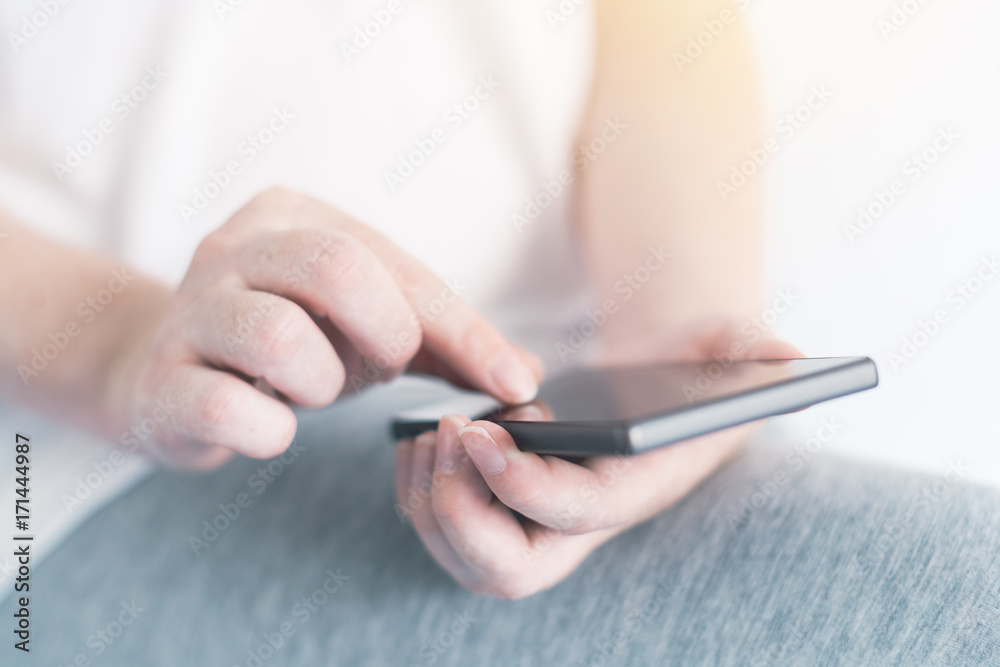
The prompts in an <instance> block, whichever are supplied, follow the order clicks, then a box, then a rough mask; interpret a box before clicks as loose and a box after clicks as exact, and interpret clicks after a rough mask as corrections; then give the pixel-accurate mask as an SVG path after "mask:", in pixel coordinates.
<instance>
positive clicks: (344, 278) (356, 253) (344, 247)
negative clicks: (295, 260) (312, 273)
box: [303, 234, 369, 289]
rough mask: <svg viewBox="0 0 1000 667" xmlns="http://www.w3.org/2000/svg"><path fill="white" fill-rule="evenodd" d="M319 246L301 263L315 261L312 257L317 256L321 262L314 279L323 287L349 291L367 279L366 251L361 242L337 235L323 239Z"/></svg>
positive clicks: (367, 257) (367, 258)
mask: <svg viewBox="0 0 1000 667" xmlns="http://www.w3.org/2000/svg"><path fill="white" fill-rule="evenodd" d="M321 245H322V247H321V248H317V249H315V250H314V251H311V252H308V253H307V255H306V257H304V258H303V261H304V262H308V261H315V259H316V258H315V257H314V256H315V255H318V256H319V258H320V260H321V261H318V266H317V268H316V277H317V279H318V280H319V281H320V282H321V283H322V285H323V286H330V285H336V286H337V287H339V288H341V289H351V288H352V287H358V286H360V284H361V282H362V281H363V280H365V279H366V278H367V274H368V268H369V256H368V249H367V248H366V247H365V245H364V244H363V243H362V242H361V241H359V240H357V239H356V238H354V237H353V236H348V235H347V234H337V235H334V236H331V237H329V238H327V239H324V240H323V242H322V244H321Z"/></svg>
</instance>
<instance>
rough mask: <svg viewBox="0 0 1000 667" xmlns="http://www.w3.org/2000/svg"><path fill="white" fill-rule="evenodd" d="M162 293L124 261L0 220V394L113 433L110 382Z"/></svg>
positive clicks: (159, 305) (115, 420)
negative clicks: (66, 243)
mask: <svg viewBox="0 0 1000 667" xmlns="http://www.w3.org/2000/svg"><path fill="white" fill-rule="evenodd" d="M169 298H170V294H169V290H167V288H166V287H164V286H162V285H159V284H157V283H156V282H154V281H152V280H150V279H149V278H146V277H144V276H141V275H139V274H138V272H137V271H135V270H134V269H132V268H129V267H126V266H125V264H124V263H123V262H120V261H115V260H114V259H113V258H111V257H107V256H103V255H100V254H97V253H92V252H86V251H82V250H79V249H75V248H70V247H68V246H64V245H61V244H59V243H56V242H54V241H52V240H51V239H47V238H45V237H43V236H40V235H39V234H36V233H35V232H33V231H31V230H29V229H27V228H25V227H23V226H21V225H18V224H17V223H15V222H14V221H13V220H12V219H11V218H10V217H9V216H6V215H4V214H3V213H2V212H0V321H2V322H4V325H3V326H2V327H0V368H2V370H3V372H2V376H0V377H2V380H0V392H2V393H3V396H4V397H5V398H7V399H11V400H14V401H17V402H20V403H26V404H29V405H33V406H35V407H37V408H39V409H41V410H44V411H46V412H50V413H52V414H56V415H59V416H61V417H62V418H65V419H68V420H71V421H75V422H77V423H81V424H84V425H86V426H88V427H90V428H91V429H93V430H96V431H98V432H101V433H104V434H105V435H109V436H110V435H113V432H114V429H115V428H117V427H119V426H120V423H119V422H120V419H119V415H116V414H115V413H116V411H117V410H116V408H115V404H116V403H118V402H120V400H121V399H122V397H112V395H111V392H112V389H111V388H112V385H113V383H112V382H111V378H112V377H113V376H114V374H115V372H116V370H117V369H119V368H120V366H121V364H122V361H123V359H124V358H125V356H126V355H125V354H123V351H124V350H126V349H127V348H129V346H130V344H131V341H132V339H133V338H134V336H135V335H136V332H137V331H139V330H142V329H143V328H149V327H150V326H151V325H152V321H153V319H154V318H155V316H156V315H157V313H159V312H162V310H163V309H164V308H165V305H166V303H167V301H168V300H169Z"/></svg>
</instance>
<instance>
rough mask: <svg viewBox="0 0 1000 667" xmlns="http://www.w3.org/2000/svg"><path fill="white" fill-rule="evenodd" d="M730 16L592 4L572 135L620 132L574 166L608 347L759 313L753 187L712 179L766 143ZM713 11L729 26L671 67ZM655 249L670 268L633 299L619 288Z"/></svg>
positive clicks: (632, 1) (744, 46) (628, 3)
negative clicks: (591, 42)
mask: <svg viewBox="0 0 1000 667" xmlns="http://www.w3.org/2000/svg"><path fill="white" fill-rule="evenodd" d="M723 12H729V14H725V15H724V14H723ZM736 12H737V10H736V9H735V8H734V6H733V4H732V3H731V2H729V1H728V0H710V1H708V2H704V1H701V0H698V1H692V0H672V1H669V2H664V1H663V0H598V2H597V14H598V25H599V30H598V63H597V72H596V80H595V86H594V90H593V98H592V106H591V111H590V114H589V119H588V120H587V122H586V123H585V125H584V127H583V129H582V133H581V139H582V140H583V141H589V140H590V139H591V138H593V137H597V136H600V133H601V130H602V128H603V127H604V124H605V122H606V119H608V118H618V117H620V118H621V121H622V122H623V123H625V124H627V125H628V127H627V128H626V129H624V131H623V133H622V135H621V137H620V138H619V139H618V140H617V141H615V142H614V143H613V144H611V145H609V147H608V149H607V150H606V152H605V153H604V154H603V155H602V156H600V157H599V158H596V159H595V160H593V162H591V163H590V166H589V168H588V169H587V170H586V171H585V172H584V175H583V187H582V188H581V189H580V192H581V196H580V199H579V214H580V215H579V217H580V222H581V225H582V236H583V238H584V243H585V248H586V251H587V252H588V255H589V257H588V259H589V260H590V264H591V266H592V269H593V277H594V281H595V283H594V284H595V289H596V291H597V294H598V296H599V298H600V299H601V300H602V301H604V300H606V299H614V300H615V301H616V303H617V305H618V306H620V312H619V313H618V314H616V315H614V316H613V317H611V318H609V321H608V325H607V327H605V330H604V333H605V335H606V337H607V340H608V341H609V343H610V344H611V345H612V346H615V345H617V344H618V343H621V342H626V341H629V342H634V336H635V332H639V331H650V332H652V331H656V332H663V331H671V330H675V329H677V328H678V327H682V326H686V325H688V324H691V323H693V322H696V321H699V320H702V319H704V318H709V317H717V316H723V317H733V318H742V317H745V316H748V315H750V314H752V313H753V312H755V311H756V310H758V300H759V298H760V292H761V281H760V268H761V247H760V246H761V230H760V223H761V193H762V187H761V182H760V180H761V179H760V178H758V179H756V180H754V179H751V181H750V182H749V183H748V184H747V185H746V186H745V187H743V188H742V189H741V190H740V191H739V192H738V193H737V194H735V195H733V196H731V197H729V198H728V201H727V202H723V201H722V198H721V197H720V196H719V194H718V192H717V190H716V185H715V184H716V182H717V181H718V180H719V179H725V178H726V177H727V175H728V172H729V169H730V168H731V166H732V165H733V164H734V162H736V161H737V160H738V158H739V156H740V155H742V154H743V153H744V151H745V150H746V149H747V148H750V147H753V146H759V145H760V144H761V142H762V141H763V136H762V135H763V122H762V117H761V108H760V107H761V102H760V88H759V83H758V79H757V76H756V73H755V70H754V66H753V61H754V56H753V53H752V50H751V48H750V45H749V43H748V38H747V35H746V33H745V31H744V29H743V27H742V26H741V25H740V23H739V21H738V20H736V19H738V17H737V16H736ZM720 16H723V17H724V18H725V19H727V20H728V19H730V18H731V19H733V20H734V22H732V23H728V24H727V23H723V25H724V28H725V29H724V32H723V33H722V34H721V36H719V37H718V38H717V39H716V40H715V42H714V43H713V44H711V45H710V46H708V47H704V53H703V54H702V55H701V56H700V57H699V58H697V59H696V60H694V62H693V63H689V62H682V63H681V66H680V68H679V66H678V63H677V61H675V53H677V52H680V53H682V54H683V51H684V48H685V46H686V45H687V39H688V37H689V36H694V35H696V34H697V33H698V32H699V31H701V30H704V29H705V26H704V24H703V22H704V21H706V20H715V19H719V18H720ZM681 69H682V70H683V71H681ZM660 246H662V247H663V248H664V249H665V250H666V251H667V252H669V253H671V255H672V256H671V259H670V260H669V261H668V262H667V264H666V266H665V267H663V268H662V269H661V270H659V271H657V272H656V273H655V275H653V276H652V278H651V279H650V280H649V282H648V283H646V284H644V285H642V286H641V289H638V290H635V291H634V293H633V294H632V296H631V298H627V299H626V298H625V297H626V295H627V294H628V291H627V289H624V288H621V289H620V290H619V291H618V292H616V291H615V289H614V286H615V285H616V283H618V282H619V281H620V280H621V279H622V276H623V275H626V274H632V273H633V272H634V271H635V270H636V268H637V267H639V266H640V265H641V264H642V262H643V261H644V260H645V258H646V256H647V253H648V248H649V247H655V248H658V247H660ZM640 277H642V276H640ZM623 292H624V293H623Z"/></svg>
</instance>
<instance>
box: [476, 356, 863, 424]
mask: <svg viewBox="0 0 1000 667" xmlns="http://www.w3.org/2000/svg"><path fill="white" fill-rule="evenodd" d="M844 364H845V359H843V358H828V359H787V360H768V361H732V362H724V361H712V362H697V363H695V362H691V363H669V364H647V365H643V366H626V367H615V368H605V369H602V368H579V369H574V370H572V371H569V372H567V373H565V374H563V375H560V376H558V377H556V378H553V379H552V380H549V381H548V382H545V383H544V384H543V385H542V387H541V389H540V390H539V392H538V397H537V398H536V399H535V400H534V401H532V402H531V403H529V404H527V405H528V406H534V407H535V408H537V409H536V410H525V409H524V408H525V406H514V407H510V408H504V409H502V410H500V411H498V412H496V413H495V414H494V415H492V416H491V418H493V419H496V420H498V421H567V422H588V421H595V422H597V421H618V420H628V419H635V418H638V417H642V416H644V415H650V414H656V413H665V412H670V411H672V410H675V409H676V410H681V409H684V408H687V407H689V406H691V405H694V404H697V403H703V402H707V401H712V400H714V399H717V398H721V397H723V396H727V395H731V394H741V393H744V392H748V391H753V390H754V389H757V388H762V387H765V386H768V385H773V384H776V383H780V382H782V381H784V380H791V379H794V378H797V377H801V376H805V375H811V374H816V373H822V372H823V371H826V370H830V369H833V368H836V367H838V366H843V365H844ZM539 413H541V414H539Z"/></svg>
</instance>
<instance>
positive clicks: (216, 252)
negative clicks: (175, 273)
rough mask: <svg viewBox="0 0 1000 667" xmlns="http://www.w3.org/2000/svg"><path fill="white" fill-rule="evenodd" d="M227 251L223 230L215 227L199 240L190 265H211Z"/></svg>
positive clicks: (226, 241) (227, 246)
mask: <svg viewBox="0 0 1000 667" xmlns="http://www.w3.org/2000/svg"><path fill="white" fill-rule="evenodd" d="M228 251H229V242H228V240H227V239H226V234H225V232H223V231H222V229H217V230H215V231H214V232H212V233H210V234H208V235H207V236H206V237H205V238H203V239H202V240H201V243H199V244H198V247H197V248H195V251H194V255H193V256H192V258H191V265H192V266H199V267H200V266H211V265H213V264H215V263H217V262H218V260H219V258H220V257H222V256H223V255H225V254H226V253H227V252H228Z"/></svg>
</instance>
